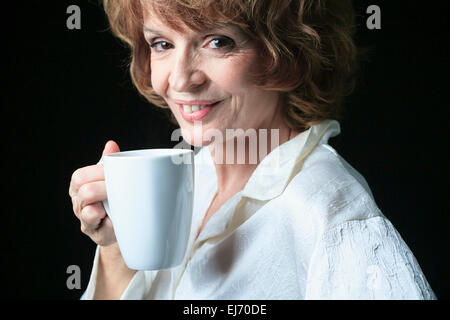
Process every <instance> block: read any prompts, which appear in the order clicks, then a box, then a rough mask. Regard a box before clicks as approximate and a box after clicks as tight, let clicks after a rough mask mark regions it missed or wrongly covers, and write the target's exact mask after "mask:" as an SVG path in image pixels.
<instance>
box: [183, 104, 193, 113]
mask: <svg viewBox="0 0 450 320" xmlns="http://www.w3.org/2000/svg"><path fill="white" fill-rule="evenodd" d="M183 110H184V112H185V113H191V112H192V107H191V106H188V105H186V104H183Z"/></svg>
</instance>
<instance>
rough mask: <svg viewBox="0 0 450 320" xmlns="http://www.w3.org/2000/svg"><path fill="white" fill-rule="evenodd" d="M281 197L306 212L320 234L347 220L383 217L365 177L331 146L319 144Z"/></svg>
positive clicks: (294, 209) (294, 208)
mask: <svg viewBox="0 0 450 320" xmlns="http://www.w3.org/2000/svg"><path fill="white" fill-rule="evenodd" d="M284 193H285V194H284V197H286V198H290V199H293V200H294V201H292V203H293V204H294V203H295V206H294V207H293V208H292V212H294V213H298V210H299V209H300V210H303V211H306V212H307V215H308V217H309V218H310V219H312V220H313V221H315V223H316V224H317V227H318V228H319V229H320V231H321V232H324V230H326V229H329V228H331V227H333V226H335V225H338V224H340V223H342V222H345V221H349V220H355V219H356V220H361V219H366V218H370V217H375V216H382V213H381V211H380V210H379V208H378V207H377V205H376V203H375V200H374V199H373V196H372V192H371V190H370V188H369V186H368V184H367V182H366V180H365V179H364V177H363V176H362V175H361V174H360V173H359V172H358V171H357V170H356V169H354V168H353V167H352V166H351V165H350V164H348V163H347V162H346V161H345V160H344V159H343V158H342V157H341V156H340V155H339V154H338V153H337V152H336V151H335V150H334V149H333V148H332V147H331V146H329V145H327V144H321V145H319V146H317V147H316V148H315V149H314V150H313V151H312V152H311V154H310V155H309V156H308V157H307V158H306V159H305V160H304V162H303V163H302V164H301V169H300V171H299V172H298V173H297V174H296V175H295V176H294V177H293V178H292V180H291V181H290V183H289V184H288V186H287V187H286V190H285V192H284Z"/></svg>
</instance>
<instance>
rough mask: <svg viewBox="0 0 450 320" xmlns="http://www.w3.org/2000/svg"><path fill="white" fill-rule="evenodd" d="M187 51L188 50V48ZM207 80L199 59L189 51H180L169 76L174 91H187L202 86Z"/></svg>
mask: <svg viewBox="0 0 450 320" xmlns="http://www.w3.org/2000/svg"><path fill="white" fill-rule="evenodd" d="M186 51H187V50H186ZM205 81H206V75H205V73H204V72H203V71H202V70H200V68H199V67H198V61H196V59H195V58H193V57H191V54H190V53H189V52H180V54H179V55H177V56H176V57H175V61H174V63H173V67H172V70H171V72H170V76H169V85H170V87H171V88H172V90H174V91H178V92H183V91H184V92H185V91H190V90H193V89H195V88H198V87H200V86H201V85H202V84H203V83H205Z"/></svg>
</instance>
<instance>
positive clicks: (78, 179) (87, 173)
mask: <svg viewBox="0 0 450 320" xmlns="http://www.w3.org/2000/svg"><path fill="white" fill-rule="evenodd" d="M101 180H105V172H104V170H103V166H102V165H97V164H95V165H92V166H87V167H83V168H79V169H77V170H75V172H74V173H73V174H72V179H71V180H70V186H69V195H70V196H71V197H74V196H75V195H76V194H77V192H78V190H79V189H80V188H81V186H82V185H84V184H86V183H89V182H93V181H101Z"/></svg>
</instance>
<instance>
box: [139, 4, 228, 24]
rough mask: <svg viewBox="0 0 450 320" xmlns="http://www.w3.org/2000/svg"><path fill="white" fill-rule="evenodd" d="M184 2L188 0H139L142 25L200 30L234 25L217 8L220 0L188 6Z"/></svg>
mask: <svg viewBox="0 0 450 320" xmlns="http://www.w3.org/2000/svg"><path fill="white" fill-rule="evenodd" d="M185 2H189V1H177V0H141V4H142V11H143V22H144V27H145V26H146V27H148V28H152V27H155V28H156V27H159V28H167V27H169V28H171V29H173V30H175V31H177V32H186V31H187V30H186V29H190V30H192V31H197V32H200V31H206V30H212V29H217V28H220V27H229V26H230V25H235V23H234V21H232V19H229V18H227V15H226V14H223V13H222V12H220V10H218V9H219V8H218V7H217V4H219V3H220V2H221V1H212V2H210V1H200V2H198V3H200V6H197V7H189V6H187V5H186V4H183V3H185ZM191 2H192V1H191ZM211 3H213V4H211ZM202 4H204V5H203V6H201V5H202Z"/></svg>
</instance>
